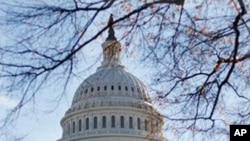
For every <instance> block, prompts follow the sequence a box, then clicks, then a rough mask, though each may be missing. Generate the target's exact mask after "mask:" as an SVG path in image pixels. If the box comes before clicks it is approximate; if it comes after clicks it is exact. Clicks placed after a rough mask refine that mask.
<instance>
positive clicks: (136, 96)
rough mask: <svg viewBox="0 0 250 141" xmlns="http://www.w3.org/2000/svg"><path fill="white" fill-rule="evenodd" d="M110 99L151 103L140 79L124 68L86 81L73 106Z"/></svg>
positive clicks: (80, 87)
mask: <svg viewBox="0 0 250 141" xmlns="http://www.w3.org/2000/svg"><path fill="white" fill-rule="evenodd" d="M110 97H114V98H115V99H120V100H124V99H127V100H134V101H142V102H150V98H149V96H148V92H147V90H146V88H145V86H144V84H143V83H142V82H141V81H140V80H139V79H138V78H136V77H135V76H134V75H132V74H131V73H129V72H127V71H125V70H124V69H122V68H108V69H102V70H99V71H97V72H96V73H94V74H93V75H91V76H90V77H88V78H87V79H86V80H84V82H83V83H82V84H81V85H80V86H79V87H78V89H77V91H76V93H75V96H74V99H73V102H72V105H74V104H79V103H85V101H90V100H98V101H99V100H105V99H109V98H110Z"/></svg>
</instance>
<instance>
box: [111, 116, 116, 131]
mask: <svg viewBox="0 0 250 141" xmlns="http://www.w3.org/2000/svg"><path fill="white" fill-rule="evenodd" d="M111 127H112V128H115V116H112V117H111Z"/></svg>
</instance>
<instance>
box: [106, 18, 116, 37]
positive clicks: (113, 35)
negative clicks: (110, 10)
mask: <svg viewBox="0 0 250 141" xmlns="http://www.w3.org/2000/svg"><path fill="white" fill-rule="evenodd" d="M113 24H114V19H113V15H112V14H110V17H109V21H108V27H109V30H108V33H109V35H108V37H107V39H106V41H107V40H116V38H115V31H114V29H113Z"/></svg>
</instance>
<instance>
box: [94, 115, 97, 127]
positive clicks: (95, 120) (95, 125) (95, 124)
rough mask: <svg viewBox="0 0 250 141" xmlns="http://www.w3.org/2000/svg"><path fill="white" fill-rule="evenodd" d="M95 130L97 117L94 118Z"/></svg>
mask: <svg viewBox="0 0 250 141" xmlns="http://www.w3.org/2000/svg"><path fill="white" fill-rule="evenodd" d="M96 128H97V117H94V129H96Z"/></svg>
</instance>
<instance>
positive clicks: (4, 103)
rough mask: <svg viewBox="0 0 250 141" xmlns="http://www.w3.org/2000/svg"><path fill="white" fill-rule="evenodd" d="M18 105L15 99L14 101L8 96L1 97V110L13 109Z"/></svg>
mask: <svg viewBox="0 0 250 141" xmlns="http://www.w3.org/2000/svg"><path fill="white" fill-rule="evenodd" d="M16 104H17V101H16V100H15V99H12V98H10V97H8V96H6V95H0V108H6V109H8V108H13V107H15V106H16Z"/></svg>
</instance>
